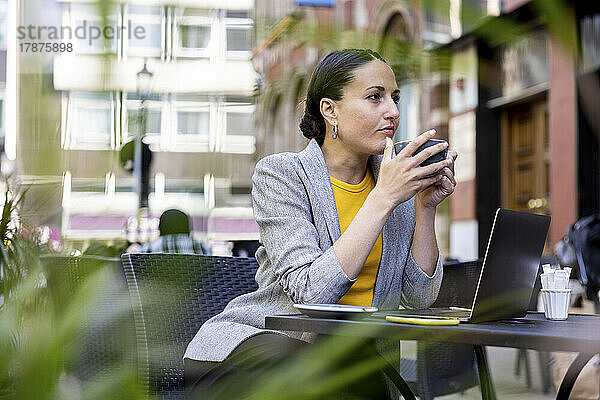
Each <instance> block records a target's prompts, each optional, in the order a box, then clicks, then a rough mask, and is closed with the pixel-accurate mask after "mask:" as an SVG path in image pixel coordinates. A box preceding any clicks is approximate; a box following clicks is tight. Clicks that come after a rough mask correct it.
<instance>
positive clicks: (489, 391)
mask: <svg viewBox="0 0 600 400" xmlns="http://www.w3.org/2000/svg"><path fill="white" fill-rule="evenodd" d="M473 348H474V350H475V358H476V359H477V370H478V371H479V386H480V388H481V398H482V399H483V400H496V392H495V391H494V384H493V383H492V376H491V375H490V370H489V368H488V363H487V355H486V352H485V349H484V348H483V346H481V345H474V346H473Z"/></svg>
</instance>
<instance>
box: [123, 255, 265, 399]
mask: <svg viewBox="0 0 600 400" xmlns="http://www.w3.org/2000/svg"><path fill="white" fill-rule="evenodd" d="M121 258H122V261H123V267H124V269H125V275H126V278H127V284H128V286H129V292H130V295H131V299H132V303H133V307H134V317H135V322H136V336H137V349H138V362H139V368H140V369H139V374H140V378H141V379H142V383H143V384H145V385H146V387H147V388H148V393H149V394H156V395H157V396H158V397H159V398H163V399H182V398H183V397H184V387H183V354H184V352H185V349H186V347H187V344H188V343H189V341H190V340H191V339H192V338H193V337H194V335H195V334H196V332H197V331H198V329H199V328H200V326H201V325H202V324H203V323H204V322H205V321H206V320H207V319H209V318H210V317H212V316H213V315H215V314H218V313H219V312H221V311H222V310H223V309H224V308H225V306H226V305H227V303H228V302H229V301H230V300H232V299H233V298H234V297H237V296H239V295H241V294H244V293H248V292H251V291H253V290H256V289H257V287H258V285H257V284H256V281H255V280H254V275H255V273H256V269H257V263H256V260H255V259H254V258H242V257H215V256H203V255H192V254H152V253H149V254H124V255H123V256H122V257H121Z"/></svg>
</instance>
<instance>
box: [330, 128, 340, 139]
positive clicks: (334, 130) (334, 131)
mask: <svg viewBox="0 0 600 400" xmlns="http://www.w3.org/2000/svg"><path fill="white" fill-rule="evenodd" d="M337 135H338V126H337V125H334V126H333V134H332V135H331V137H332V138H334V139H337Z"/></svg>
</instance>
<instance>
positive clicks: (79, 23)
mask: <svg viewBox="0 0 600 400" xmlns="http://www.w3.org/2000/svg"><path fill="white" fill-rule="evenodd" d="M69 7H70V8H69V19H70V23H69V25H70V27H71V30H72V37H71V39H69V34H68V33H65V35H66V36H65V40H68V41H72V43H73V49H74V51H75V52H76V53H78V54H99V53H116V52H117V32H118V30H119V26H118V10H117V8H116V7H112V9H111V10H109V12H108V13H107V17H106V21H103V19H102V14H101V13H100V8H99V6H98V5H96V4H78V3H71V4H70V5H69ZM96 32H100V34H97V33H96ZM92 33H93V34H92ZM97 36H99V37H97Z"/></svg>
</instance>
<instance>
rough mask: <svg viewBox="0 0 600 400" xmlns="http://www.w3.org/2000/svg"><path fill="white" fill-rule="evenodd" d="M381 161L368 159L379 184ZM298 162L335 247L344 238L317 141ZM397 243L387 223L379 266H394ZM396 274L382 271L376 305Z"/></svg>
mask: <svg viewBox="0 0 600 400" xmlns="http://www.w3.org/2000/svg"><path fill="white" fill-rule="evenodd" d="M381 158H382V157H381V156H380V155H372V156H371V157H369V166H370V168H371V171H372V172H373V178H374V179H375V181H377V178H378V176H379V169H380V166H381ZM298 159H299V160H300V164H301V165H302V168H303V169H304V172H305V173H306V176H307V177H308V179H309V181H310V184H311V185H312V188H313V193H314V194H315V196H314V197H315V201H316V202H317V203H318V207H315V208H314V209H319V210H320V211H321V213H322V214H323V216H324V218H325V221H326V225H327V230H328V231H329V237H330V238H331V243H334V242H335V241H336V240H338V239H339V237H340V236H341V229H340V221H339V219H338V213H337V207H336V205H335V198H334V196H333V189H332V188H331V180H330V179H329V172H328V170H327V164H326V163H325V158H324V157H323V152H322V151H321V147H320V146H319V144H318V143H317V142H316V140H314V139H312V140H311V141H310V142H309V143H308V146H306V148H305V149H304V150H302V151H301V152H300V153H298ZM398 240H399V237H398V232H397V229H395V227H393V226H391V225H390V224H389V223H387V222H386V224H385V225H384V227H383V249H382V254H381V262H380V265H390V264H389V263H392V265H393V262H392V261H391V260H393V259H395V254H390V253H394V251H393V250H394V246H393V243H394V242H397V241H398ZM396 270H397V268H380V269H379V272H378V275H377V280H376V282H375V289H374V293H373V304H374V305H377V304H380V302H381V301H382V300H383V299H384V298H385V296H386V294H387V293H388V292H389V290H390V288H391V284H392V282H393V280H394V279H399V278H397V277H395V272H396Z"/></svg>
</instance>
